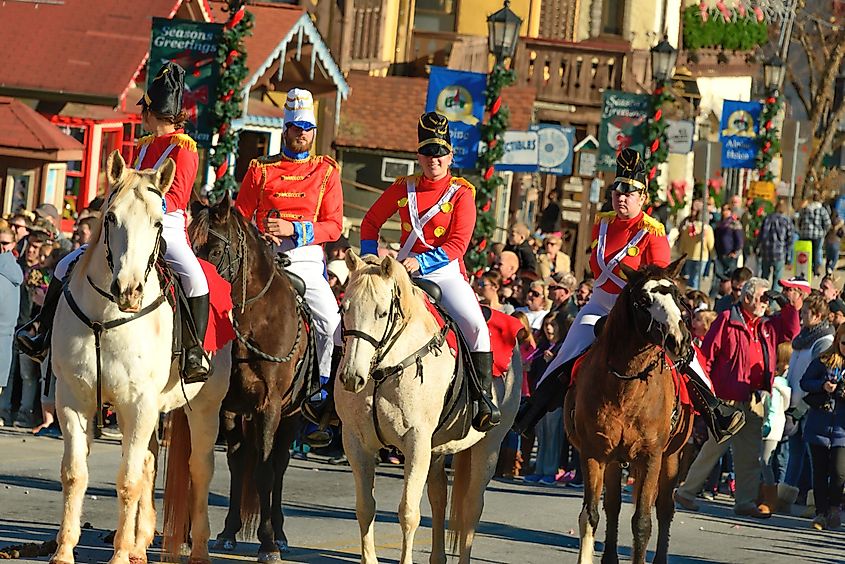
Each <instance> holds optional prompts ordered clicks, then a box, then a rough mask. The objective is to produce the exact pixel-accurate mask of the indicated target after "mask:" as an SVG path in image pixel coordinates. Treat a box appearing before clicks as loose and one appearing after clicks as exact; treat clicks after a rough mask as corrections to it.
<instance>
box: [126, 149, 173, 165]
mask: <svg viewBox="0 0 845 564" xmlns="http://www.w3.org/2000/svg"><path fill="white" fill-rule="evenodd" d="M149 148H150V146H149V145H144V146H143V147H141V151H140V152H139V153H138V158H137V159H135V168H141V163H142V162H144V157H146V156H147V149H149ZM175 148H176V145H168V146H167V149H165V150H164V152H163V153H162V154H161V156H160V157H159V158H158V160H157V161H156V164H154V165H153V167H152V168H153V170H158V167H160V166H161V165H163V164H164V160H165V159H166V158H167V157H168V156H169V155H170V153H171V152H172V151H173V149H175Z"/></svg>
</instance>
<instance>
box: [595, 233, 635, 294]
mask: <svg viewBox="0 0 845 564" xmlns="http://www.w3.org/2000/svg"><path fill="white" fill-rule="evenodd" d="M647 233H648V231H646V230H645V229H640V230H639V231H638V232H637V234H636V235H634V238H633V239H631V240H630V241H628V244H627V245H625V246H624V247H623V248H622V250H621V251H619V252H618V253H616V255H615V256H614V257H613V258H612V259H610V261H609V262H607V263H605V261H604V253H605V247H606V244H607V221H606V220H604V219H602V220H601V223H600V224H599V240H598V244H597V245H596V262H598V265H599V270H600V271H601V274H600V275H599V277H598V279H597V280H596V281H595V283H594V284H593V286H594V287H595V288H598V287H600V286H601V285H602V284H604V283H605V282H607V281H608V280H611V281H612V282H613V283H614V284H616V285H617V286H619V287H620V288H624V287H625V284H626V282H625V281H624V280H622V279H621V278H620V277H619V276H617V275H616V274H614V273H613V269H614V268H616V267H617V266H618V265H619V263H620V262H621V261H622V259H623V258H625V255H627V254H628V250H629V249H631V248H632V247H636V246H637V245H638V244H639V242H640V241H642V240H643V238H644V237H645V236H646V234H647Z"/></svg>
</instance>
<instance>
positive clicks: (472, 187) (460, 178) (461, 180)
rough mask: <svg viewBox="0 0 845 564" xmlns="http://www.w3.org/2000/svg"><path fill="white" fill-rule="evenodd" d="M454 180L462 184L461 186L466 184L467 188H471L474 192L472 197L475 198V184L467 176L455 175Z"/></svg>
mask: <svg viewBox="0 0 845 564" xmlns="http://www.w3.org/2000/svg"><path fill="white" fill-rule="evenodd" d="M452 182H454V183H455V184H460V185H461V186H466V187H467V188H469V189H470V191H471V192H472V198H473V199H475V186H473V185H472V183H471V182H470V181H469V180H467V179H466V178H463V177H462V176H453V177H452Z"/></svg>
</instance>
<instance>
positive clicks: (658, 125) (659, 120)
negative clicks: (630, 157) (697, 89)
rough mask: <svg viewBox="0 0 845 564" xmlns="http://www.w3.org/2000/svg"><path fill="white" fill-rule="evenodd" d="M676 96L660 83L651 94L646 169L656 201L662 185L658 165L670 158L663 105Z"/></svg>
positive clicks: (651, 191) (652, 195) (651, 196)
mask: <svg viewBox="0 0 845 564" xmlns="http://www.w3.org/2000/svg"><path fill="white" fill-rule="evenodd" d="M673 99H674V98H673V97H672V94H671V93H670V91H669V89H668V88H667V84H666V83H663V84H658V85H657V88H655V89H654V93H653V94H652V95H651V116H650V117H649V119H648V123H647V124H646V128H645V146H646V158H645V169H646V173H647V180H648V196H649V199H650V200H651V201H654V199H655V197H656V196H657V191H658V190H659V189H660V185H659V184H658V182H657V176H658V174H659V170H658V167H659V166H660V165H661V164H663V163H665V162H666V159H668V158H669V145H668V138H667V136H666V128H667V127H668V124H667V123H666V120H665V119H663V107H664V106H665V105H666V104H667V103H669V102H671V101H672V100H673Z"/></svg>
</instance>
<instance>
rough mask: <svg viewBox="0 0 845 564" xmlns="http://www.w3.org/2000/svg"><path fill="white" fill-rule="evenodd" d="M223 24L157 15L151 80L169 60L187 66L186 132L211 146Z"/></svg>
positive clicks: (153, 36) (148, 68) (148, 75)
mask: <svg viewBox="0 0 845 564" xmlns="http://www.w3.org/2000/svg"><path fill="white" fill-rule="evenodd" d="M222 35H223V25H222V24H210V23H204V22H194V21H190V20H168V19H166V18H153V29H152V39H151V41H150V61H149V64H148V67H147V83H148V85H149V81H150V80H152V79H153V78H154V77H155V73H156V72H158V69H159V68H160V67H161V66H162V65H163V64H164V63H166V62H167V61H173V62H174V63H176V64H177V65H179V66H180V67H182V68H183V69H185V92H184V93H183V94H182V107H183V109H184V110H185V111H186V112H188V122H187V123H186V124H185V133H187V134H188V135H190V136H191V137H193V138H194V140H195V141H196V142H197V144H199V145H201V146H203V147H210V146H211V137H212V130H211V129H212V123H211V119H212V115H211V110H212V109H213V108H214V102H215V101H216V100H217V78H218V76H219V74H220V72H219V68H218V64H217V46H218V44H219V43H220V38H221V37H222Z"/></svg>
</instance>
